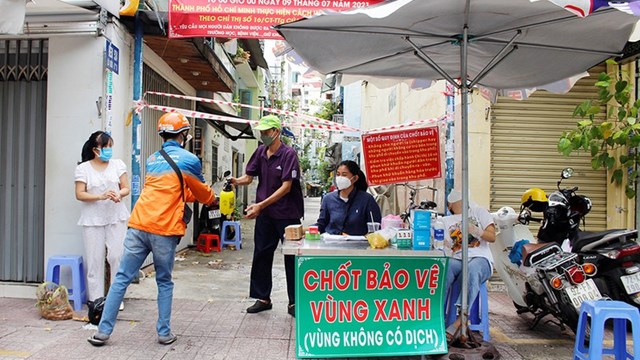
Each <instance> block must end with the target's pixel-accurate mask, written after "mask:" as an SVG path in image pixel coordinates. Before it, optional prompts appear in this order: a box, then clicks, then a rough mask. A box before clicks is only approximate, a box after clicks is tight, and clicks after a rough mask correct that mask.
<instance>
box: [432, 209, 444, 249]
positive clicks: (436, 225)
mask: <svg viewBox="0 0 640 360" xmlns="http://www.w3.org/2000/svg"><path fill="white" fill-rule="evenodd" d="M433 248H434V249H435V250H440V251H443V250H444V223H443V222H442V220H440V218H439V217H438V215H436V219H435V221H434V222H433Z"/></svg>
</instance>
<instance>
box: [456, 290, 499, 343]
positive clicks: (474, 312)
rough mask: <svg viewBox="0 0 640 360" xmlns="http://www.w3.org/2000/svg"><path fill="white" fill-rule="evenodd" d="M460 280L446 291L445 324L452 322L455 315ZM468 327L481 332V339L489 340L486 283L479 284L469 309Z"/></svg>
mask: <svg viewBox="0 0 640 360" xmlns="http://www.w3.org/2000/svg"><path fill="white" fill-rule="evenodd" d="M460 290H461V286H460V281H456V282H454V283H453V285H452V286H451V289H449V290H448V291H447V297H446V299H445V320H446V321H445V323H446V326H449V325H451V324H453V322H454V321H456V317H457V308H456V299H458V296H460ZM469 329H471V330H472V331H480V332H482V340H483V341H490V340H491V336H490V335H489V293H488V291H487V283H486V282H483V283H482V284H481V285H480V292H479V293H478V297H477V298H476V301H474V302H473V304H472V305H471V307H470V309H469Z"/></svg>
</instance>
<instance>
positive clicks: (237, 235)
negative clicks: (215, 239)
mask: <svg viewBox="0 0 640 360" xmlns="http://www.w3.org/2000/svg"><path fill="white" fill-rule="evenodd" d="M229 226H233V227H234V229H235V236H234V238H233V240H227V229H228V228H229ZM220 239H221V240H220V243H221V244H222V246H225V245H234V246H235V247H236V249H242V235H241V234H240V222H239V221H223V222H222V230H221V231H220Z"/></svg>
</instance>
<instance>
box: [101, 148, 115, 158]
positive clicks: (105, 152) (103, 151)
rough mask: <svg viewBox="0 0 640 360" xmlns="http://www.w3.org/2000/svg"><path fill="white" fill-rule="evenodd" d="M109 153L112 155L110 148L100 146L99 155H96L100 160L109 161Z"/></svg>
mask: <svg viewBox="0 0 640 360" xmlns="http://www.w3.org/2000/svg"><path fill="white" fill-rule="evenodd" d="M111 155H113V149H112V148H110V147H106V148H101V149H100V155H98V158H99V159H100V160H102V161H109V159H111Z"/></svg>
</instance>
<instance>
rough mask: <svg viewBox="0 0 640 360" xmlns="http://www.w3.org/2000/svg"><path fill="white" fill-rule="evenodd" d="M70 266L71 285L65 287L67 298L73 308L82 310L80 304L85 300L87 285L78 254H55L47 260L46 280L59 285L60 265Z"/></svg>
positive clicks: (82, 264) (82, 263) (80, 257)
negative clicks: (67, 293) (71, 302)
mask: <svg viewBox="0 0 640 360" xmlns="http://www.w3.org/2000/svg"><path fill="white" fill-rule="evenodd" d="M62 266H68V267H70V268H71V280H72V284H71V286H72V287H70V288H69V287H67V291H68V292H69V300H71V301H73V310H75V311H80V310H82V304H84V303H85V302H87V287H86V284H85V279H84V262H83V261H82V256H80V255H56V256H51V257H49V259H48V260H47V276H46V281H50V282H54V283H56V284H58V285H60V267H62Z"/></svg>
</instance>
